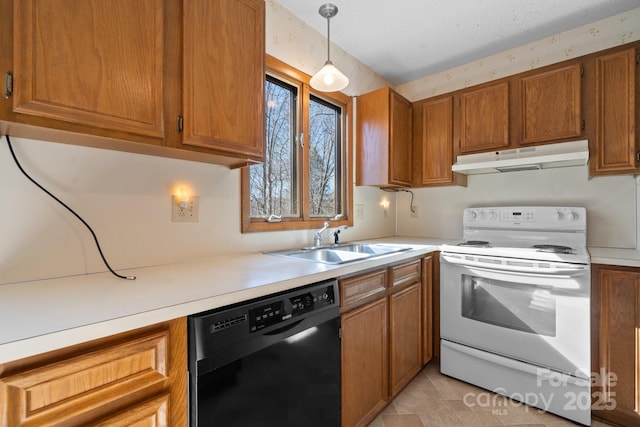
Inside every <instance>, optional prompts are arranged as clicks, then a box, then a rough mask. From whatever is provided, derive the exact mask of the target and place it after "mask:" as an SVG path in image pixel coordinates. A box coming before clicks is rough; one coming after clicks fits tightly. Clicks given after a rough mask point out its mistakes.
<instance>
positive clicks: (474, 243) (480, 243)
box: [457, 240, 491, 248]
mask: <svg viewBox="0 0 640 427" xmlns="http://www.w3.org/2000/svg"><path fill="white" fill-rule="evenodd" d="M457 246H472V247H475V248H490V247H491V244H489V242H487V241H485V240H467V241H466V242H462V243H458V244H457Z"/></svg>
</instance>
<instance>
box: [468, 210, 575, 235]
mask: <svg viewBox="0 0 640 427" xmlns="http://www.w3.org/2000/svg"><path fill="white" fill-rule="evenodd" d="M463 224H464V226H465V227H471V228H491V229H500V228H527V229H561V230H585V229H586V227H587V211H586V209H585V208H582V207H551V206H510V207H486V208H485V207H483V208H467V209H465V210H464V217H463Z"/></svg>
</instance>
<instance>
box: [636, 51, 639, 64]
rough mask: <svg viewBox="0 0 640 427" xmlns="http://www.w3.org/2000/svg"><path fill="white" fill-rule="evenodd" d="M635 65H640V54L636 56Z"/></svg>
mask: <svg viewBox="0 0 640 427" xmlns="http://www.w3.org/2000/svg"><path fill="white" fill-rule="evenodd" d="M636 64H640V53H639V54H637V55H636Z"/></svg>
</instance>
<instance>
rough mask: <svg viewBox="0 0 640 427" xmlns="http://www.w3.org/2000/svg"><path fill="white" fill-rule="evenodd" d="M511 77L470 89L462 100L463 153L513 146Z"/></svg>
mask: <svg viewBox="0 0 640 427" xmlns="http://www.w3.org/2000/svg"><path fill="white" fill-rule="evenodd" d="M509 85H510V83H509V82H508V81H506V82H500V83H497V84H496V83H493V84H490V85H484V86H482V87H480V88H477V89H468V90H465V91H463V92H462V93H460V95H459V96H458V97H457V98H456V99H457V100H458V109H459V110H458V111H459V113H458V119H457V120H456V122H457V123H458V126H457V127H456V130H458V133H459V137H458V142H459V147H458V149H459V153H460V154H467V153H477V152H480V151H491V150H502V149H505V148H509V146H510V145H511V141H510V139H509V123H510V122H509Z"/></svg>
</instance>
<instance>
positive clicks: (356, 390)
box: [342, 298, 389, 427]
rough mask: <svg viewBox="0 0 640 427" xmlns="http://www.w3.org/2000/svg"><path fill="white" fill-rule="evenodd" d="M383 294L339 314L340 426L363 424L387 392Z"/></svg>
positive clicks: (347, 426) (386, 352)
mask: <svg viewBox="0 0 640 427" xmlns="http://www.w3.org/2000/svg"><path fill="white" fill-rule="evenodd" d="M387 324H388V307H387V300H386V298H382V299H379V300H377V301H373V302H370V303H368V304H366V305H364V306H361V307H359V308H356V309H354V310H351V311H349V312H348V313H346V314H343V315H342V426H343V427H353V426H366V425H367V424H368V423H369V422H371V421H372V420H373V419H374V418H375V417H376V415H377V414H378V412H380V411H381V410H382V408H384V407H385V405H386V404H387V399H388V396H389V389H388V381H389V356H388V354H389V340H388V326H387Z"/></svg>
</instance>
